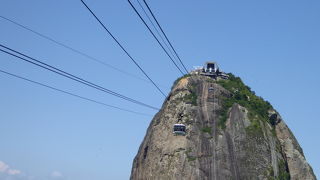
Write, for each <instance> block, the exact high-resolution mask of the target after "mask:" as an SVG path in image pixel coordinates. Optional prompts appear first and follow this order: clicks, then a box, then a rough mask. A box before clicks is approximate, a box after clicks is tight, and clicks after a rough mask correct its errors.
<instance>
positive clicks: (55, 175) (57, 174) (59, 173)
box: [51, 171, 63, 178]
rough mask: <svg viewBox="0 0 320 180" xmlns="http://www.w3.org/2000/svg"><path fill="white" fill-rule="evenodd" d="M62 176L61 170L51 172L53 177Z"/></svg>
mask: <svg viewBox="0 0 320 180" xmlns="http://www.w3.org/2000/svg"><path fill="white" fill-rule="evenodd" d="M62 176H63V175H62V173H61V172H59V171H53V172H52V173H51V177H53V178H61V177H62Z"/></svg>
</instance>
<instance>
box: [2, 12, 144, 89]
mask: <svg viewBox="0 0 320 180" xmlns="http://www.w3.org/2000/svg"><path fill="white" fill-rule="evenodd" d="M0 18H2V19H4V20H6V21H8V22H11V23H12V24H14V25H16V26H18V27H20V28H23V29H25V30H27V31H29V32H32V33H33V34H36V35H37V36H39V37H42V38H44V39H46V40H48V41H51V42H53V43H55V44H57V45H59V46H61V47H64V48H66V49H68V50H70V51H72V52H74V53H77V54H79V55H81V56H83V57H85V58H87V59H90V60H92V61H95V62H97V63H99V64H102V65H104V66H106V67H108V68H111V69H113V70H115V71H118V72H120V73H122V74H125V75H127V76H130V77H132V78H135V79H138V80H141V81H144V82H148V83H150V81H148V80H146V79H144V78H141V77H139V76H136V75H134V74H131V73H129V72H126V71H123V70H121V69H119V68H117V67H114V66H112V65H110V64H108V63H106V62H104V61H102V60H99V59H97V58H95V57H92V56H90V55H88V54H86V53H84V52H81V51H80V50H77V49H75V48H73V47H71V46H68V45H66V44H63V43H61V42H59V41H57V40H55V39H53V38H51V37H49V36H47V35H44V34H42V33H40V32H38V31H35V30H32V29H30V28H29V27H27V26H25V25H22V24H20V23H18V22H16V21H13V20H11V19H9V18H6V17H4V16H1V15H0Z"/></svg>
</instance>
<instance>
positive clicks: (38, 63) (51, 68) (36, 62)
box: [0, 44, 159, 110]
mask: <svg viewBox="0 0 320 180" xmlns="http://www.w3.org/2000/svg"><path fill="white" fill-rule="evenodd" d="M0 46H1V47H3V48H5V49H7V50H10V51H12V52H14V53H16V54H19V55H22V56H24V57H25V58H23V57H20V56H18V55H16V54H13V53H11V52H8V51H6V50H3V49H0V51H2V52H4V53H6V54H9V55H11V56H14V57H16V58H18V59H20V60H23V61H26V62H28V63H31V64H33V65H36V66H38V67H41V68H43V69H46V70H49V71H51V72H53V73H56V74H59V75H61V76H64V77H66V78H69V79H71V80H74V81H77V82H79V83H82V84H84V85H87V86H89V87H92V88H95V89H97V90H100V91H103V92H105V93H108V94H111V95H113V96H116V97H119V98H121V99H124V100H127V101H130V102H132V103H135V104H139V105H141V106H145V107H148V108H151V109H155V110H159V108H156V107H153V106H150V105H147V104H145V103H142V102H140V101H137V100H134V99H132V98H129V97H126V96H124V95H121V94H119V93H116V92H114V91H111V90H109V89H107V88H104V87H102V86H99V85H97V84H94V83H92V82H89V81H87V80H84V79H82V78H79V77H77V76H75V75H72V74H70V73H67V72H65V71H63V70H61V69H58V68H56V67H54V66H51V65H49V64H46V63H44V62H42V61H40V60H37V59H35V58H32V57H30V56H27V55H25V54H23V53H21V52H18V51H16V50H13V49H11V48H9V47H6V46H4V45H1V44H0ZM26 58H28V59H26Z"/></svg>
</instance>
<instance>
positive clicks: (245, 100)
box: [217, 73, 272, 129]
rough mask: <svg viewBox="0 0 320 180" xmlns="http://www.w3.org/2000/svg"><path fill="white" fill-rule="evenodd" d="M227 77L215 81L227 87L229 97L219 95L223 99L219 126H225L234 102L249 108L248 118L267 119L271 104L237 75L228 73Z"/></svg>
mask: <svg viewBox="0 0 320 180" xmlns="http://www.w3.org/2000/svg"><path fill="white" fill-rule="evenodd" d="M228 75H229V79H227V80H219V81H217V83H218V84H220V85H221V86H222V87H224V88H225V89H227V90H228V91H229V92H230V93H231V96H230V97H221V98H222V101H223V105H222V110H221V112H220V120H219V126H220V127H221V128H223V129H224V128H225V122H226V120H227V117H228V111H229V109H230V108H231V107H232V105H233V104H234V103H238V104H239V105H241V106H243V107H245V108H247V109H248V110H249V118H250V119H251V120H254V119H266V120H268V110H270V109H272V106H271V104H270V103H269V102H268V101H265V100H264V99H263V98H262V97H258V96H256V95H255V92H254V91H251V88H250V87H248V86H246V85H245V84H244V83H243V82H242V80H241V79H240V78H239V77H236V76H234V75H233V74H231V73H229V74H228Z"/></svg>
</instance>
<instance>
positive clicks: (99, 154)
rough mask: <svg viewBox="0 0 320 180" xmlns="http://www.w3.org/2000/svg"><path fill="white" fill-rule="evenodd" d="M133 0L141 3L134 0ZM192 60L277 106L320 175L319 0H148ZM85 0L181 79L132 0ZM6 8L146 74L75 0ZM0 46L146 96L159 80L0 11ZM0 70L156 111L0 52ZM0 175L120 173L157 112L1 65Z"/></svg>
mask: <svg viewBox="0 0 320 180" xmlns="http://www.w3.org/2000/svg"><path fill="white" fill-rule="evenodd" d="M133 2H135V3H136V1H133ZM148 2H149V5H150V6H151V8H152V9H153V10H154V13H155V14H156V16H157V17H158V20H159V21H160V23H161V24H162V26H163V28H164V29H165V31H166V33H167V35H168V36H169V38H170V39H171V41H172V43H173V45H174V46H175V47H176V50H177V51H178V53H179V54H180V56H181V58H182V60H183V61H184V63H185V65H186V66H187V68H188V69H192V67H193V66H196V65H202V64H203V63H204V62H205V61H207V60H215V61H217V62H218V63H219V65H220V67H221V69H222V70H223V71H226V72H232V73H234V74H236V75H238V76H240V77H241V78H242V79H243V80H244V82H245V83H246V84H247V85H249V86H250V87H251V88H252V90H254V91H255V92H256V94H257V95H260V96H262V97H263V98H264V99H266V100H268V101H270V102H271V104H272V105H273V106H274V107H275V108H276V109H277V110H278V111H279V112H280V114H281V115H282V117H283V119H284V120H285V122H286V123H287V124H288V126H289V128H290V129H291V130H292V131H293V133H294V135H295V136H296V138H297V140H298V141H299V143H300V145H301V146H302V148H303V150H304V154H305V156H306V158H307V160H308V162H309V163H310V164H311V165H312V167H313V170H314V172H315V173H316V175H317V176H318V177H320V156H319V152H320V141H319V140H318V138H319V126H320V121H319V114H318V112H317V109H318V107H319V106H320V101H319V100H320V95H319V92H320V80H319V74H318V73H319V66H320V61H319V60H320V23H319V22H320V21H319V19H320V11H319V9H320V1H317V0H307V1H302V0H283V1H278V0H264V1H256V0H242V1H238V0H233V1H232V0H223V1H222V0H218V1H212V0H201V1H195V0H193V1H182V0H176V1H172V0H162V1H156V0H149V1H148ZM87 3H88V5H89V6H90V7H91V8H92V9H93V10H94V11H95V12H96V14H97V15H98V16H99V17H100V18H101V20H102V21H103V22H104V23H105V25H106V26H107V27H108V28H110V31H111V32H112V33H113V34H114V35H115V36H116V37H117V38H118V39H119V41H120V42H121V43H123V45H124V46H125V48H126V49H127V50H128V51H129V53H131V54H132V56H133V57H134V58H135V59H136V60H137V62H138V63H139V64H140V65H141V66H142V67H143V68H144V69H145V70H146V72H147V73H148V74H149V75H150V76H151V78H152V79H153V80H154V81H155V82H156V83H158V84H159V85H160V86H161V88H162V90H163V91H165V92H166V93H168V92H169V91H170V87H171V85H172V83H173V81H174V80H175V79H176V78H178V77H179V76H180V74H179V72H178V71H177V70H176V69H175V67H174V66H173V64H172V63H171V62H170V60H169V59H168V57H166V55H165V54H164V52H163V51H161V49H160V47H159V46H158V44H157V43H156V41H155V40H154V39H153V38H152V36H151V34H150V33H149V32H148V31H147V29H146V28H145V27H144V25H143V24H142V23H141V22H140V21H139V19H138V17H137V16H136V15H135V13H134V11H133V10H132V9H131V8H130V6H129V4H128V2H127V1H126V0H107V1H106V0H96V1H89V0H88V2H87ZM0 15H1V16H4V17H6V18H10V19H12V20H14V21H16V22H19V23H21V24H23V25H25V26H27V27H29V28H31V29H33V30H36V31H38V32H41V33H43V34H45V35H47V36H49V37H51V38H54V39H55V40H57V41H59V42H62V43H64V44H66V45H68V46H71V47H73V48H74V49H77V50H79V51H81V52H84V53H87V54H89V55H90V56H93V57H95V58H97V59H99V60H101V61H103V62H105V63H108V64H110V65H113V66H115V67H117V68H119V69H122V70H124V71H126V72H129V73H131V74H134V75H136V76H138V77H140V78H144V76H143V74H142V73H141V72H140V71H139V70H138V69H137V67H136V66H134V64H133V63H132V62H131V61H130V59H129V58H128V57H127V56H126V55H125V54H124V53H123V52H122V51H121V49H120V48H119V47H118V46H117V45H116V44H115V42H114V41H113V40H112V39H111V38H110V37H109V36H108V35H107V34H106V33H105V31H103V29H102V28H101V27H100V26H99V24H98V23H97V22H96V21H95V20H94V19H93V17H92V16H91V15H90V14H89V12H88V11H87V10H86V9H85V7H84V6H83V5H82V4H81V2H80V0H68V1H62V0H60V1H49V0H30V1H20V0H1V1H0ZM0 44H3V45H6V46H9V47H11V48H14V49H16V50H19V51H21V52H23V53H26V54H28V55H30V56H33V57H36V58H39V59H41V60H43V61H45V62H46V63H49V64H51V65H54V66H56V67H59V68H61V69H63V70H66V71H68V72H70V73H73V74H75V75H77V76H80V77H83V78H85V79H87V80H90V81H92V82H95V83H97V84H99V85H102V86H104V87H106V88H108V89H111V90H114V91H117V92H119V93H121V94H123V95H126V96H128V97H131V98H134V99H137V100H139V101H143V102H145V103H147V104H150V105H153V106H156V107H161V105H162V103H163V100H164V98H163V96H162V95H161V94H160V93H159V92H158V91H157V90H156V89H155V88H154V87H153V86H152V84H150V83H148V82H145V81H142V80H138V79H136V78H133V77H130V76H127V75H125V74H122V73H119V72H118V71H115V70H113V69H111V68H108V67H106V66H104V65H101V64H99V63H97V62H94V61H92V60H89V59H87V58H85V57H83V56H81V55H79V54H76V53H74V52H72V51H70V50H67V49H65V48H63V47H61V46H58V45H56V44H54V43H52V42H50V41H47V40H45V39H43V38H41V37H39V36H37V35H35V34H33V33H30V32H28V31H26V30H24V29H21V28H19V27H18V26H16V25H14V24H12V23H10V22H8V21H6V20H4V19H3V18H0ZM0 69H1V70H5V71H8V72H11V73H15V74H17V75H21V76H23V77H27V78H30V79H33V80H36V81H39V82H42V83H46V84H48V85H51V86H55V87H57V88H60V89H63V90H67V91H71V92H73V93H76V94H78V95H81V96H85V97H88V98H92V99H95V100H99V101H102V102H104V103H108V104H112V105H116V106H120V107H123V108H127V109H131V110H135V111H139V112H144V113H147V114H150V115H154V114H155V113H156V111H154V110H152V109H148V108H145V107H142V106H138V105H135V104H132V103H129V102H126V101H123V100H120V99H119V98H116V97H113V96H110V95H107V94H105V93H102V92H99V91H97V90H94V89H91V88H88V87H85V86H83V85H80V84H78V83H75V82H73V81H70V80H68V79H65V78H63V77H60V76H58V75H55V74H53V73H51V72H48V71H45V70H42V69H39V68H38V67H35V66H32V65H30V64H27V63H25V62H22V61H19V60H17V59H16V58H13V57H11V56H8V55H6V54H4V53H2V52H0ZM0 82H1V86H0V92H1V93H0V99H1V101H0V114H1V118H0V179H5V180H17V179H33V180H51V179H61V180H62V179H63V180H75V179H77V180H88V179H92V180H101V179H114V180H118V179H119V180H123V179H128V178H129V176H130V171H131V165H132V161H133V158H134V156H135V154H136V153H137V151H138V148H139V145H140V143H141V142H142V140H143V137H144V135H145V132H146V129H147V127H148V125H149V123H150V121H151V119H152V116H141V115H136V114H132V113H127V112H123V111H119V110H115V109H111V108H107V107H105V106H101V105H98V104H95V103H92V102H87V101H84V100H82V99H78V98H76V97H72V96H69V95H66V94H62V93H58V92H55V91H53V90H50V89H47V88H43V87H40V86H37V85H34V84H31V83H29V82H25V81H22V80H20V79H16V78H13V77H10V76H8V75H5V74H2V73H0Z"/></svg>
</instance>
